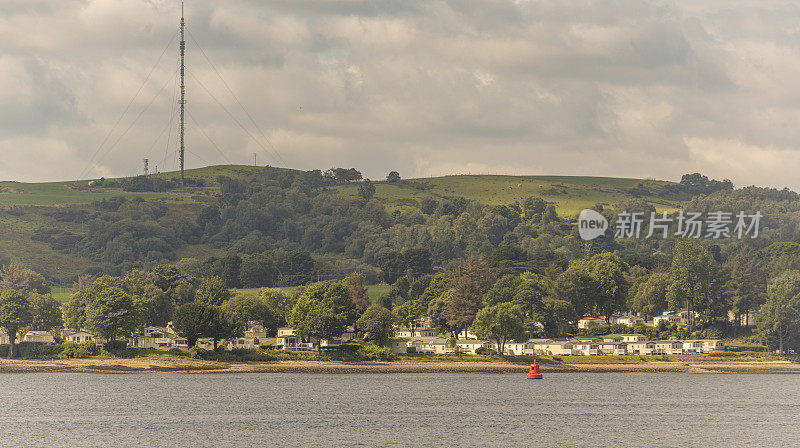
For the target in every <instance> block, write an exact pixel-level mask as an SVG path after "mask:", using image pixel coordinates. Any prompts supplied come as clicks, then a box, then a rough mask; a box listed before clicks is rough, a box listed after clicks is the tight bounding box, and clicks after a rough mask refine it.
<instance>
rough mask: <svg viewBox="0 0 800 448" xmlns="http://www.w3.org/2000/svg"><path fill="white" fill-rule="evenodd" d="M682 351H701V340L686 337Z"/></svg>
mask: <svg viewBox="0 0 800 448" xmlns="http://www.w3.org/2000/svg"><path fill="white" fill-rule="evenodd" d="M683 353H703V341H699V340H696V339H695V340H692V339H687V340H684V341H683Z"/></svg>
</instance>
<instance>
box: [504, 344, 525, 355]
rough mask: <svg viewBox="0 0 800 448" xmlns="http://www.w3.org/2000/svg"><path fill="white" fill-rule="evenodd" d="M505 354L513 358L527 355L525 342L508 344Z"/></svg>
mask: <svg viewBox="0 0 800 448" xmlns="http://www.w3.org/2000/svg"><path fill="white" fill-rule="evenodd" d="M503 354H506V355H511V356H521V355H524V354H525V343H524V342H516V341H510V342H506V346H505V348H504V349H503Z"/></svg>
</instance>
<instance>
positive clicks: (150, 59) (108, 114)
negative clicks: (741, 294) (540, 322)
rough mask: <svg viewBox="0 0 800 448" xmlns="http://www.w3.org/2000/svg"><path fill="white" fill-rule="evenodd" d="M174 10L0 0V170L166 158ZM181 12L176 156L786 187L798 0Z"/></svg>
mask: <svg viewBox="0 0 800 448" xmlns="http://www.w3.org/2000/svg"><path fill="white" fill-rule="evenodd" d="M565 5H566V6H565ZM179 16H180V2H179V1H176V0H169V1H167V0H152V1H145V0H58V1H53V0H0V179H4V180H9V179H15V180H24V181H44V180H62V179H75V178H89V177H99V176H107V177H108V176H119V175H130V174H135V173H138V172H140V171H141V165H142V159H143V158H144V157H148V158H149V159H150V165H151V170H152V169H154V167H155V166H156V165H157V166H158V168H159V170H165V169H166V170H173V169H175V168H176V166H177V160H176V152H177V143H176V136H177V122H176V118H175V117H174V115H173V113H174V110H175V109H176V107H175V105H176V99H175V92H176V89H177V86H176V79H177V78H176V67H177V54H178V38H177V26H178V20H179ZM186 18H187V28H188V30H189V34H188V35H187V65H188V74H187V78H186V79H187V81H186V82H187V101H188V104H187V108H188V111H189V114H188V115H187V118H186V123H187V147H188V149H189V151H190V152H188V153H187V156H186V158H187V167H199V166H204V165H207V164H222V163H229V162H230V163H241V164H245V163H253V153H258V163H259V164H261V165H263V164H270V165H276V166H288V167H293V168H301V169H312V168H321V169H326V168H330V167H332V166H345V167H351V166H352V167H356V168H359V169H361V170H362V171H363V172H364V174H365V176H367V177H371V178H382V177H384V176H385V175H386V173H387V172H388V171H390V170H397V171H399V172H400V173H401V175H402V176H403V177H417V176H430V175H443V174H457V173H473V174H474V173H507V174H572V175H595V176H624V177H641V178H644V177H654V178H658V179H668V180H678V179H680V176H681V174H683V173H686V172H694V171H700V172H702V173H704V174H707V175H709V176H710V177H714V178H730V179H732V180H733V182H734V183H735V184H736V185H737V186H744V185H750V184H758V185H769V186H776V187H784V186H789V187H791V188H793V189H800V176H798V175H797V174H796V173H797V167H798V166H800V144H799V143H800V126H798V124H800V25H799V24H800V4H798V3H797V2H779V1H769V2H756V1H752V2H739V1H732V0H723V1H709V0H704V1H702V2H698V1H696V0H693V1H685V2H682V1H679V2H672V1H669V2H652V1H612V0H599V1H571V2H563V1H527V0H486V1H471V0H452V1H443V0H418V1H417V0H402V1H399V0H394V1H381V0H373V1H366V0H338V1H334V0H331V1H326V0H315V1H304V0H273V1H256V0H251V1H248V0H226V1H211V0H191V1H188V2H187V4H186ZM201 49H202V51H201ZM203 51H204V52H205V55H204V54H203ZM162 53H163V56H161V55H162ZM206 56H207V57H208V59H206ZM209 60H210V62H209ZM212 64H213V65H212ZM151 70H152V73H151ZM149 74H150V77H149V79H148V75H149ZM218 74H219V75H218ZM146 79H148V80H147V82H144V81H145V80H146ZM142 86H143V87H142ZM140 87H141V90H140ZM228 89H230V91H229V90H228ZM231 91H232V93H231ZM129 105H130V106H129ZM128 106H129V107H128ZM126 108H127V113H124V112H125V111H126ZM123 113H124V114H123ZM254 122H255V123H256V124H254ZM212 142H213V143H212Z"/></svg>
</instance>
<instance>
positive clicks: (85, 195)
mask: <svg viewBox="0 0 800 448" xmlns="http://www.w3.org/2000/svg"><path fill="white" fill-rule="evenodd" d="M259 169H260V168H259V167H254V166H244V165H222V166H209V167H205V168H198V169H192V170H187V171H186V177H189V178H193V179H202V180H203V181H204V182H205V185H206V186H205V187H187V188H181V189H176V190H173V191H170V192H167V193H133V192H125V191H122V190H120V189H118V188H116V189H115V188H90V187H88V186H87V185H88V183H89V180H85V181H69V182H45V183H22V182H0V207H5V208H7V207H10V206H31V205H33V206H49V205H72V204H89V203H92V202H94V201H97V200H101V199H108V198H111V197H114V196H125V197H127V198H134V197H142V198H144V199H157V198H158V199H163V200H167V201H168V202H191V201H192V199H193V198H195V197H197V196H204V195H208V194H213V193H215V192H216V191H217V190H218V187H217V183H216V179H217V178H218V177H219V176H223V175H224V176H228V177H231V178H242V179H247V178H249V177H250V176H252V175H254V174H256V173H257V172H258V171H259ZM154 176H155V177H160V178H162V179H172V178H176V177H178V173H177V172H167V173H160V174H156V175H154ZM375 184H376V187H377V191H376V194H375V197H377V198H378V199H381V200H383V201H385V203H386V204H387V205H389V206H390V207H402V206H403V205H407V204H409V202H410V201H418V200H420V199H423V198H425V197H435V198H442V197H447V196H463V197H465V198H467V199H471V200H474V201H477V202H479V203H482V204H487V205H502V204H510V203H514V202H515V201H521V200H523V199H525V198H527V197H530V196H536V197H540V198H542V199H544V200H546V201H548V202H551V203H553V204H554V205H555V206H556V209H557V211H558V213H559V214H560V215H562V216H573V215H575V213H577V212H578V211H580V210H581V209H584V208H587V207H591V206H593V205H595V204H597V203H600V204H604V205H606V206H613V205H614V204H617V203H619V202H622V201H625V200H627V199H631V198H633V197H635V196H637V195H635V194H634V193H633V192H632V189H634V188H637V187H639V186H641V187H644V188H645V189H646V190H647V191H648V192H649V193H650V194H646V195H643V196H642V198H643V199H645V200H647V202H650V203H652V204H654V205H655V206H656V208H657V209H659V210H667V211H669V210H673V209H675V208H676V207H677V206H678V203H679V202H680V200H688V199H689V198H688V197H686V198H674V200H670V199H664V195H663V194H660V193H663V192H664V189H665V186H667V185H669V184H671V182H665V181H654V180H641V179H626V178H614V177H588V176H497V175H457V176H444V177H432V178H419V179H411V180H408V181H403V182H398V183H386V182H375ZM333 188H334V189H336V190H338V191H339V192H341V194H342V195H343V196H357V194H358V183H353V184H349V185H341V186H337V187H333Z"/></svg>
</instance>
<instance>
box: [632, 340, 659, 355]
mask: <svg viewBox="0 0 800 448" xmlns="http://www.w3.org/2000/svg"><path fill="white" fill-rule="evenodd" d="M627 349H628V354H629V355H652V354H653V352H654V351H655V349H656V343H655V342H653V341H640V342H628V344H627Z"/></svg>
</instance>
